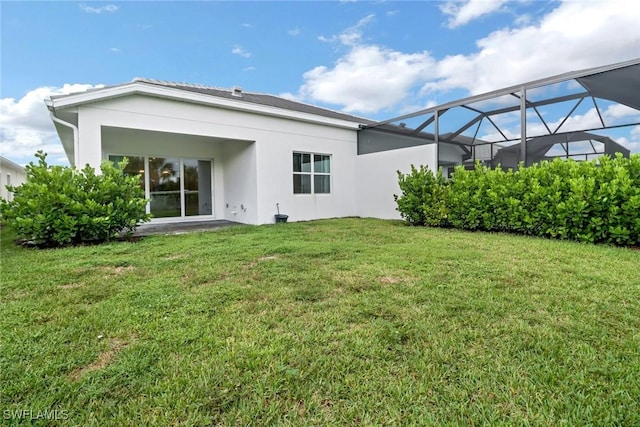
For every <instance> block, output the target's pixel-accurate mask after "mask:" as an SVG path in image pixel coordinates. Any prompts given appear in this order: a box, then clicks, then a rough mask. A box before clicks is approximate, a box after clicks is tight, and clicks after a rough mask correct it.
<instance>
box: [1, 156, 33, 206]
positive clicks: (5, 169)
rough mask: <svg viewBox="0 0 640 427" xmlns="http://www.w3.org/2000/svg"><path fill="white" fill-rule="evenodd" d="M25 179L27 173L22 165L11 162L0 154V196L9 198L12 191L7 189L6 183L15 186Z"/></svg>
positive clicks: (22, 182)
mask: <svg viewBox="0 0 640 427" xmlns="http://www.w3.org/2000/svg"><path fill="white" fill-rule="evenodd" d="M26 180H27V173H26V171H25V170H24V168H23V167H22V166H20V165H19V164H17V163H14V162H12V161H11V160H9V159H7V158H6V157H2V156H0V187H1V188H2V192H0V197H2V198H3V199H5V200H11V198H12V193H11V192H10V191H9V190H7V185H11V186H14V187H17V186H19V185H22V184H24V183H25V181H26Z"/></svg>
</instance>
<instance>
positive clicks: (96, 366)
mask: <svg viewBox="0 0 640 427" xmlns="http://www.w3.org/2000/svg"><path fill="white" fill-rule="evenodd" d="M128 345H129V343H128V342H127V341H124V340H121V339H118V338H112V339H110V340H109V349H108V350H106V351H103V352H102V353H100V354H99V355H98V358H97V359H96V360H95V361H94V362H93V363H90V364H88V365H85V366H82V367H79V368H76V369H74V370H73V371H71V372H70V373H69V378H70V379H71V380H72V381H78V380H80V379H81V378H82V377H84V376H85V375H86V374H88V373H89V372H93V371H97V370H100V369H104V368H106V367H107V366H108V365H109V364H110V363H111V362H112V361H113V359H114V358H115V356H116V354H118V352H119V351H120V350H122V349H123V348H125V347H126V346H128Z"/></svg>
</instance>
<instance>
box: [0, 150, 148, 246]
mask: <svg viewBox="0 0 640 427" xmlns="http://www.w3.org/2000/svg"><path fill="white" fill-rule="evenodd" d="M36 157H37V158H38V164H37V165H35V164H33V163H30V164H29V165H27V166H26V172H27V181H26V183H24V184H22V185H20V186H17V187H11V186H7V188H8V189H9V190H10V191H12V192H13V200H12V201H7V200H2V201H1V202H0V213H1V214H2V219H3V221H4V222H5V223H6V224H7V225H8V226H9V227H11V228H13V229H14V230H15V231H16V232H17V234H18V237H19V238H20V239H22V240H24V241H28V242H30V243H31V244H34V245H37V246H61V245H68V244H79V243H85V242H87V243H88V242H91V243H98V242H103V241H107V240H110V239H112V238H114V237H116V236H118V235H119V234H120V233H122V232H131V231H133V230H135V228H136V227H137V226H138V224H139V223H141V222H144V221H148V220H149V219H150V216H149V215H148V214H147V213H146V204H147V201H146V200H145V198H144V190H143V189H142V188H140V177H137V176H133V177H132V176H125V175H124V174H123V173H122V171H121V170H120V169H117V168H115V167H114V166H113V165H112V164H111V163H109V162H104V163H103V164H102V166H101V168H100V169H101V173H100V174H96V173H95V170H94V169H93V168H92V167H90V166H89V165H87V166H86V167H84V168H83V169H81V170H78V169H76V168H70V167H64V166H49V165H48V164H47V162H46V157H47V155H46V154H45V153H42V152H40V151H39V152H38V153H37V154H36ZM120 166H121V167H124V166H123V165H120Z"/></svg>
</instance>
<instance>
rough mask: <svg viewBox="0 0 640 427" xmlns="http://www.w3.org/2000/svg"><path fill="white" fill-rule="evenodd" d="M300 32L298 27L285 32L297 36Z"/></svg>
mask: <svg viewBox="0 0 640 427" xmlns="http://www.w3.org/2000/svg"><path fill="white" fill-rule="evenodd" d="M300 33H301V31H300V28H298V27H295V28H292V29H290V30H289V31H287V34H289V35H290V36H292V37H295V36H299V35H300Z"/></svg>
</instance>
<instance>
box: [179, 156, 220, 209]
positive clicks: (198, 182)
mask: <svg viewBox="0 0 640 427" xmlns="http://www.w3.org/2000/svg"><path fill="white" fill-rule="evenodd" d="M184 200H185V201H184V208H185V211H184V214H185V216H193V215H211V214H212V212H213V209H212V203H211V202H212V200H211V161H209V160H193V159H185V160H184Z"/></svg>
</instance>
